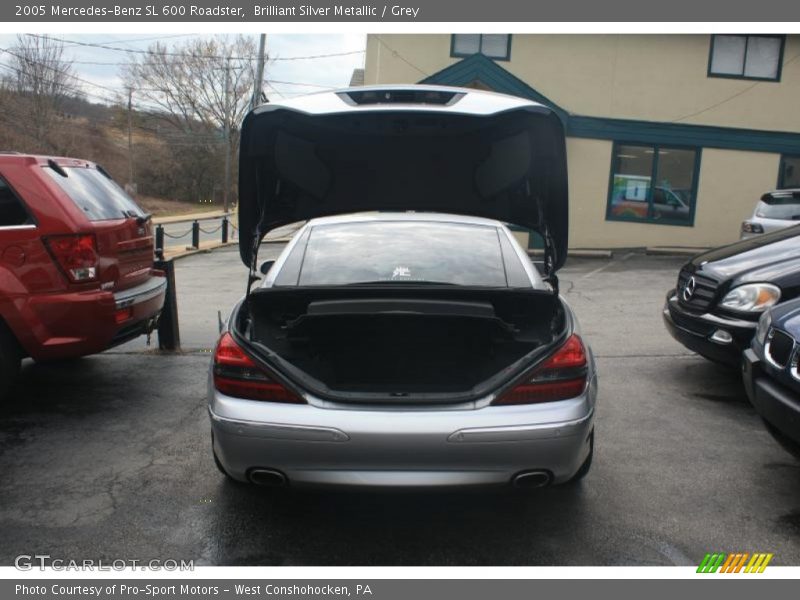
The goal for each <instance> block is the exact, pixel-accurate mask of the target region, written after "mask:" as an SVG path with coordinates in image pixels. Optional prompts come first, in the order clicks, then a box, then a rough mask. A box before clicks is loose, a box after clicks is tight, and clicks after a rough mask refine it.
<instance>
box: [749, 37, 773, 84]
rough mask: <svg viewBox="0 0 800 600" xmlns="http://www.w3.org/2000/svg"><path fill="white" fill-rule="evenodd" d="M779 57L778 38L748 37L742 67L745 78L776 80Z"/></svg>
mask: <svg viewBox="0 0 800 600" xmlns="http://www.w3.org/2000/svg"><path fill="white" fill-rule="evenodd" d="M780 56H781V40H780V38H775V37H756V36H750V39H749V40H748V42H747V58H746V60H745V65H744V74H745V76H746V77H767V78H769V79H777V77H778V63H779V62H780Z"/></svg>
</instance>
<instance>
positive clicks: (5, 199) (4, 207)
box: [0, 179, 31, 227]
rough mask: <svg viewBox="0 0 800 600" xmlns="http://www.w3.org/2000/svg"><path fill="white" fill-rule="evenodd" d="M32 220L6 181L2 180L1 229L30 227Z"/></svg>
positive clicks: (0, 196) (0, 186)
mask: <svg viewBox="0 0 800 600" xmlns="http://www.w3.org/2000/svg"><path fill="white" fill-rule="evenodd" d="M30 224H31V220H30V218H29V217H28V212H27V211H26V210H25V208H24V207H23V206H22V203H21V202H20V201H19V199H18V198H17V197H16V196H15V195H14V192H12V191H11V188H10V187H8V184H6V182H5V181H3V180H2V179H0V227H13V226H14V225H30Z"/></svg>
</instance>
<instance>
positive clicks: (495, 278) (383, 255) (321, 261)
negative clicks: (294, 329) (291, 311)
mask: <svg viewBox="0 0 800 600" xmlns="http://www.w3.org/2000/svg"><path fill="white" fill-rule="evenodd" d="M499 233H500V232H498V230H497V228H495V227H491V226H485V225H469V224H462V223H438V222H430V221H428V222H426V221H382V222H361V223H342V224H331V225H317V226H316V227H314V228H313V229H311V233H310V235H309V237H308V242H307V244H305V245H303V246H302V247H301V245H298V246H296V247H295V249H294V251H293V254H294V253H295V252H299V253H304V256H303V259H302V263H301V264H300V267H299V272H298V271H296V270H295V269H291V268H290V269H289V271H294V273H291V272H288V271H287V267H288V266H289V265H290V264H297V262H295V261H293V260H291V259H292V257H291V256H290V257H288V259H287V261H286V263H285V266H284V269H282V271H281V273H279V274H278V277H277V279H276V281H275V285H302V286H314V285H347V284H358V283H445V284H454V285H466V286H486V287H507V286H508V285H509V283H508V280H507V278H506V268H505V264H504V261H503V251H502V249H501V245H500V237H499ZM510 259H511V260H516V261H519V258H518V257H517V256H516V255H515V256H513V257H510ZM506 260H509V258H508V257H507V259H506ZM298 262H299V261H298ZM514 284H516V285H518V283H517V282H514V283H512V285H514ZM525 285H526V286H530V282H526V284H525Z"/></svg>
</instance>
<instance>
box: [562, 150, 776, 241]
mask: <svg viewBox="0 0 800 600" xmlns="http://www.w3.org/2000/svg"><path fill="white" fill-rule="evenodd" d="M611 149H612V143H611V142H608V141H604V140H589V139H577V138H569V139H568V140H567V156H568V160H569V188H570V189H569V195H570V247H572V248H625V247H646V246H688V247H703V246H716V245H720V244H725V243H728V242H732V241H735V240H736V239H738V237H739V227H740V226H741V222H742V220H744V219H745V218H747V217H748V216H750V215H751V214H752V213H753V208H754V207H755V203H756V200H757V199H758V198H759V197H760V196H761V194H762V193H764V191H766V190H769V189H771V188H773V187H774V186H775V178H776V177H777V173H778V162H779V160H780V157H779V155H777V154H768V153H763V152H740V151H732V150H717V149H713V148H705V149H703V151H702V156H701V161H700V179H699V182H698V193H697V197H698V200H697V208H696V211H695V221H694V227H679V226H672V225H653V224H647V223H630V222H621V221H606V202H607V199H608V181H609V170H610V168H611Z"/></svg>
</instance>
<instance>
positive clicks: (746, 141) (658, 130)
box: [420, 54, 800, 155]
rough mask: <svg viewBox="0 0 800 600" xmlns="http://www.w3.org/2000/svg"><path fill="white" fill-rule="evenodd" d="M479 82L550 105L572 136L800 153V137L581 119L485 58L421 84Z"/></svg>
mask: <svg viewBox="0 0 800 600" xmlns="http://www.w3.org/2000/svg"><path fill="white" fill-rule="evenodd" d="M475 81H479V82H481V83H483V84H484V85H486V86H488V87H489V88H491V89H493V90H495V91H497V92H501V93H504V94H510V95H512V96H519V97H521V98H527V99H529V100H532V101H534V102H538V103H540V104H544V105H546V106H549V107H550V108H551V109H553V111H554V112H555V113H556V114H557V115H558V116H559V117H560V118H561V120H562V122H563V123H564V125H565V129H566V133H567V135H568V136H570V137H576V138H590V139H599V140H611V141H616V140H625V141H628V142H636V143H644V144H662V145H673V146H675V145H677V146H694V147H704V148H721V149H726V150H746V151H753V152H772V153H776V154H789V155H800V133H792V132H786V131H769V130H762V129H742V128H736V127H717V126H711V125H692V124H687V123H670V122H665V121H641V120H635V119H615V118H608V117H586V116H581V115H575V114H572V113H570V112H569V111H567V110H566V109H564V108H563V107H561V106H559V105H558V104H556V103H555V102H553V101H552V100H550V99H549V98H547V96H545V95H544V94H541V93H540V92H538V91H537V90H535V89H533V88H532V87H531V86H530V85H528V84H527V83H525V82H524V81H523V80H522V79H520V78H519V77H517V76H516V75H513V74H512V73H510V72H509V71H507V70H506V69H504V68H503V67H502V66H500V65H498V64H497V63H496V62H495V61H493V60H492V59H490V58H487V57H486V56H483V55H482V54H473V55H472V56H468V57H467V58H464V59H463V60H460V61H458V62H456V63H453V64H452V65H450V66H448V67H445V68H444V69H442V70H441V71H439V72H438V73H434V74H433V75H431V76H429V77H427V78H425V79H423V80H422V81H420V83H429V84H438V85H451V86H461V87H463V86H468V85H470V84H472V83H474V82H475Z"/></svg>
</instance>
